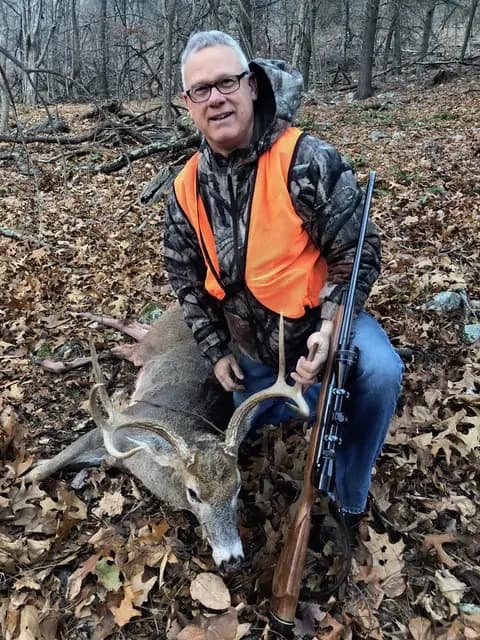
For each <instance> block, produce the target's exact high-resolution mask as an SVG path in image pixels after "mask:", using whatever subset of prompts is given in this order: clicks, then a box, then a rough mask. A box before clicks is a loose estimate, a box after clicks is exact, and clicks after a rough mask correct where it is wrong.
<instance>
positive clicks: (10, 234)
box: [0, 227, 45, 247]
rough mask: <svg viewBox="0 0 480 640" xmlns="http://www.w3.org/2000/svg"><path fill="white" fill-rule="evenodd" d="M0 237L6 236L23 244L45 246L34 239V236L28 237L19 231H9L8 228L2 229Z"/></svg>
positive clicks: (0, 228)
mask: <svg viewBox="0 0 480 640" xmlns="http://www.w3.org/2000/svg"><path fill="white" fill-rule="evenodd" d="M0 236H5V237H6V238H12V239H13V240H20V241H22V242H31V243H33V244H34V245H35V246H37V247H43V246H45V245H44V244H43V242H40V240H37V239H36V238H33V237H32V236H26V235H24V234H22V233H20V232H19V231H15V230H14V229H8V228H7V227H0Z"/></svg>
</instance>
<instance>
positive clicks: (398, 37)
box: [393, 12, 402, 67]
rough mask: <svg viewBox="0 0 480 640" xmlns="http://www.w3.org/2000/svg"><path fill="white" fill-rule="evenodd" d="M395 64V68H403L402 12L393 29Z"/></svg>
mask: <svg viewBox="0 0 480 640" xmlns="http://www.w3.org/2000/svg"><path fill="white" fill-rule="evenodd" d="M393 64H394V66H395V67H401V66H402V19H401V14H400V12H399V14H398V18H397V21H396V22H395V27H394V29H393Z"/></svg>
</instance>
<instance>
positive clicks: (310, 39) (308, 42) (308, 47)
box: [302, 0, 317, 90]
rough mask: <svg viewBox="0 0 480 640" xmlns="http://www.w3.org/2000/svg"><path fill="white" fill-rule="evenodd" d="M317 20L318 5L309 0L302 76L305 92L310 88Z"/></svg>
mask: <svg viewBox="0 0 480 640" xmlns="http://www.w3.org/2000/svg"><path fill="white" fill-rule="evenodd" d="M316 20H317V5H316V3H313V4H312V2H311V0H309V12H308V17H307V29H306V32H305V40H304V46H303V61H302V75H303V80H304V83H305V90H308V88H309V86H310V63H311V61H312V55H313V50H314V43H315V24H316ZM313 84H314V85H315V83H313Z"/></svg>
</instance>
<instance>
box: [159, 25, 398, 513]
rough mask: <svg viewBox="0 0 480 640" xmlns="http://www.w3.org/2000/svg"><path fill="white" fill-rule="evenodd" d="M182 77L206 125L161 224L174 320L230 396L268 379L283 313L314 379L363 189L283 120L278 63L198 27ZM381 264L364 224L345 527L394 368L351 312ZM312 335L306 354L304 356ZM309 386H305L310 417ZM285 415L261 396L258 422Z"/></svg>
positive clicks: (297, 79)
mask: <svg viewBox="0 0 480 640" xmlns="http://www.w3.org/2000/svg"><path fill="white" fill-rule="evenodd" d="M182 80H183V87H184V94H183V97H184V100H185V104H186V105H187V107H188V110H189V112H190V115H191V117H192V119H193V121H194V123H195V125H196V126H197V127H198V129H199V130H200V132H201V133H202V134H203V142H202V144H201V147H200V151H199V153H198V154H195V155H194V156H193V158H192V159H191V160H190V161H189V162H188V163H187V165H186V167H185V168H184V169H183V170H182V172H181V173H180V174H179V176H178V177H177V179H176V181H175V185H174V193H173V194H172V196H171V198H170V200H169V204H168V212H167V217H166V223H165V260H166V266H167V270H168V274H169V278H170V282H171V285H172V287H173V289H174V291H175V292H176V294H177V296H178V299H179V302H180V304H181V306H182V308H183V313H184V317H185V320H186V321H187V323H188V324H189V326H190V327H191V329H192V331H193V335H194V337H195V339H196V341H197V343H198V345H199V347H200V349H201V351H202V352H203V354H204V355H205V357H206V358H208V359H209V360H210V361H211V363H212V365H213V367H214V372H215V375H216V377H217V379H218V380H219V382H220V383H221V384H222V386H223V387H224V389H226V390H227V391H233V393H234V401H235V404H237V405H238V404H239V403H241V402H242V401H243V400H244V399H245V398H246V397H247V396H248V395H250V394H251V393H253V392H255V391H257V390H259V389H262V388H265V387H267V386H269V385H270V384H272V383H273V381H274V379H275V378H276V366H277V361H278V344H277V343H278V321H279V313H280V312H283V314H284V316H285V345H286V358H287V366H288V367H289V369H288V370H289V371H291V377H292V378H293V379H294V380H296V381H299V382H301V383H302V384H305V385H312V383H314V382H315V381H316V379H317V375H318V374H319V373H320V371H321V367H322V365H323V363H324V361H325V359H326V356H327V352H328V344H329V339H330V336H331V332H332V319H333V317H334V313H335V308H336V305H337V304H338V302H339V300H340V298H341V293H342V289H343V288H344V287H345V285H346V283H347V281H348V278H349V275H350V271H351V265H352V263H353V256H354V253H355V246H356V241H357V237H358V231H359V226H360V218H361V211H362V192H361V190H360V188H359V187H358V185H357V183H356V180H355V178H354V175H353V172H352V169H351V167H350V166H349V165H348V164H347V163H346V162H345V161H344V160H343V158H341V156H340V155H339V154H338V153H337V151H336V150H335V149H333V148H332V147H331V146H329V145H327V144H326V143H325V142H323V141H321V140H319V139H317V138H314V137H313V136H310V135H304V134H301V133H300V131H298V129H295V128H293V127H292V126H291V122H292V119H293V117H294V115H295V112H296V110H297V108H298V105H299V101H300V97H301V92H302V88H303V82H302V78H301V76H300V74H299V73H298V72H296V71H294V70H292V69H290V68H289V67H288V66H287V65H286V64H285V63H283V62H280V61H277V60H262V59H257V60H255V61H253V62H251V63H250V65H249V64H248V63H247V60H246V58H245V56H244V54H243V52H242V51H241V49H240V48H239V46H238V44H237V43H236V41H235V40H233V39H232V38H231V37H230V36H228V35H227V34H224V33H222V32H218V31H208V32H203V33H197V34H194V35H193V36H192V37H191V38H190V40H189V41H188V43H187V46H186V48H185V51H184V53H183V56H182ZM379 266H380V241H379V237H378V233H377V231H376V229H375V228H374V225H373V224H370V227H369V229H368V233H367V237H366V242H365V247H364V251H363V254H362V260H361V267H360V273H359V283H358V294H357V299H356V311H357V315H356V318H355V320H354V323H353V343H354V345H356V346H357V347H358V348H359V350H360V356H359V361H358V364H357V366H356V368H355V370H354V371H353V372H352V375H351V378H350V391H351V400H350V403H349V422H348V424H347V427H346V428H345V430H344V434H343V442H342V444H341V445H340V447H339V448H338V454H337V468H336V486H337V491H338V494H339V498H340V502H341V505H342V508H343V511H344V513H345V514H346V515H347V519H350V522H351V523H353V522H354V521H355V520H357V519H358V517H359V514H362V513H363V511H364V509H365V506H366V500H367V495H368V489H369V485H370V479H371V471H372V467H373V465H374V463H375V460H376V458H377V456H378V454H379V453H380V450H381V447H382V445H383V442H384V439H385V436H386V434H387V431H388V426H389V422H390V419H391V417H392V414H393V412H394V409H395V405H396V401H397V397H398V394H399V392H400V384H401V376H402V363H401V361H400V359H399V358H398V356H397V354H396V353H395V351H394V350H393V349H392V347H391V345H390V343H389V341H388V338H387V336H386V335H385V333H384V332H383V330H382V329H381V327H380V326H379V325H378V323H377V322H376V321H375V320H374V319H373V318H372V317H371V316H369V315H368V314H367V313H366V312H365V311H363V309H362V308H363V304H364V302H365V300H366V298H367V296H368V294H369V292H370V289H371V287H372V285H373V283H374V281H375V280H376V278H377V277H378V274H379ZM230 343H233V344H234V345H236V347H237V348H238V350H239V353H240V356H239V357H238V358H237V357H236V356H235V355H234V354H233V353H232V352H231V351H230V347H229V344H230ZM315 343H316V344H317V345H318V351H317V354H316V356H315V357H314V359H313V360H312V361H307V359H306V355H307V353H308V349H309V348H310V347H312V345H313V344H315ZM318 387H319V385H318V384H313V386H311V387H310V389H309V390H308V392H307V394H306V397H307V400H308V402H309V405H310V406H311V408H312V413H314V411H315V406H316V399H317V396H318ZM290 415H291V414H290V413H289V409H288V407H287V406H286V404H285V402H284V401H282V400H278V401H268V402H265V403H263V404H262V405H261V406H260V408H259V410H258V413H257V415H256V423H257V424H259V423H261V424H278V423H279V422H280V421H282V420H285V419H286V418H288V417H289V416H290Z"/></svg>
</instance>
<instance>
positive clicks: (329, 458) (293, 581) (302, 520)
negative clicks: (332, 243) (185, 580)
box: [270, 171, 375, 638]
mask: <svg viewBox="0 0 480 640" xmlns="http://www.w3.org/2000/svg"><path fill="white" fill-rule="evenodd" d="M374 184H375V172H374V171H371V172H370V175H369V180H368V185H367V192H366V196H365V202H364V206H363V213H362V220H361V224H360V232H359V236H358V243H357V248H356V252H355V258H354V261H353V266H352V274H351V278H350V283H349V286H348V290H347V291H346V292H345V293H344V295H343V299H342V304H340V305H339V307H338V310H337V315H336V317H335V322H334V331H333V336H332V339H331V341H330V348H329V352H328V358H327V362H326V366H325V369H324V372H323V375H322V385H321V387H320V394H319V399H318V405H317V414H316V415H317V417H316V420H315V423H314V426H313V427H312V433H311V436H310V443H309V446H308V450H307V459H306V462H305V472H304V482H303V489H302V493H301V494H300V498H299V500H298V503H297V509H296V512H295V516H294V518H293V522H292V523H291V525H290V529H289V532H288V537H287V541H286V543H285V545H284V547H283V549H282V552H281V554H280V558H279V560H278V562H277V566H276V568H275V573H274V576H273V583H272V598H271V600H270V624H271V628H272V629H273V630H275V631H278V632H279V633H281V634H282V635H283V636H285V637H287V638H288V637H291V635H292V631H293V624H294V619H295V611H296V608H297V603H298V599H299V595H300V588H301V584H302V578H303V569H304V565H305V557H306V554H307V547H308V541H309V537H310V521H311V511H312V506H313V504H314V502H315V498H316V497H317V494H318V491H319V490H320V491H321V492H322V493H323V494H324V495H327V496H328V497H329V499H331V500H334V494H335V488H334V484H335V476H334V462H335V449H336V446H337V443H338V442H339V440H340V438H339V436H338V430H339V429H340V428H341V426H342V425H343V423H344V422H345V421H346V417H345V415H344V413H343V410H342V406H343V400H344V398H346V397H348V392H347V391H346V389H345V383H346V380H347V378H348V372H349V370H350V368H351V366H352V365H353V364H354V363H355V361H356V358H357V353H356V350H355V349H351V345H350V342H351V339H350V334H351V326H352V319H353V312H354V305H355V292H356V286H357V280H358V273H359V269H360V262H361V256H362V251H363V244H364V241H365V235H366V230H367V224H368V216H369V211H370V205H371V200H372V194H373V187H374Z"/></svg>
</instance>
